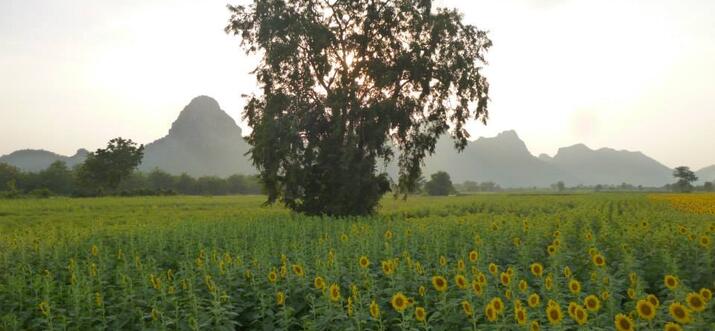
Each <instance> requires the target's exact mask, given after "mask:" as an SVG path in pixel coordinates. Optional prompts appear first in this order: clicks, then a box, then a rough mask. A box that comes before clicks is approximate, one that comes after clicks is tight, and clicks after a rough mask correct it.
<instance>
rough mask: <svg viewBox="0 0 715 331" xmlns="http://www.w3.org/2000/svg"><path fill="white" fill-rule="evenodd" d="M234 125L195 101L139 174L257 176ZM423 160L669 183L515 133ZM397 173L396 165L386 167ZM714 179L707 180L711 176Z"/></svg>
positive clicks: (468, 170)
mask: <svg viewBox="0 0 715 331" xmlns="http://www.w3.org/2000/svg"><path fill="white" fill-rule="evenodd" d="M242 134H243V131H242V130H241V128H240V127H239V126H238V125H237V124H236V121H235V120H234V119H233V118H232V117H231V116H230V115H228V114H227V113H226V112H225V111H223V110H222V109H221V107H220V105H219V103H218V102H217V101H216V100H215V99H213V98H211V97H208V96H203V95H202V96H198V97H196V98H193V99H192V100H191V101H190V102H189V103H188V104H187V105H186V106H185V107H184V108H183V109H182V110H181V111H180V112H179V115H178V116H177V118H176V120H175V121H174V122H173V123H172V126H171V128H170V129H169V131H168V132H167V134H166V135H165V136H164V137H161V138H159V139H157V140H155V141H153V142H150V143H148V144H146V145H145V154H144V159H143V160H142V164H141V165H140V166H139V169H140V170H141V171H151V170H153V169H155V168H159V169H162V170H164V171H166V172H169V173H172V174H176V175H178V174H181V173H187V174H189V175H192V176H222V177H225V176H229V175H232V174H236V173H241V174H255V173H256V170H255V168H254V167H253V166H252V164H251V162H250V159H249V157H248V156H247V155H245V154H246V152H248V150H249V148H250V146H249V145H248V144H247V143H246V142H245V140H244V138H243V136H242ZM435 152H436V153H435V154H434V155H433V156H431V157H429V158H428V159H427V160H426V162H425V166H424V167H423V171H424V174H425V176H427V175H429V174H431V173H434V172H436V171H447V172H448V173H449V174H450V175H451V177H452V179H453V181H455V182H463V181H466V180H472V181H477V182H485V181H492V182H495V183H497V184H499V185H501V186H502V187H548V186H550V185H551V184H553V183H555V182H557V181H563V182H565V183H566V185H570V186H575V185H597V184H605V185H619V184H621V183H624V182H626V183H629V184H633V185H643V186H662V185H665V184H667V183H670V182H672V181H673V180H672V169H670V168H669V167H667V166H665V165H663V164H662V163H660V162H658V161H657V160H655V159H653V158H650V157H649V156H647V155H646V154H644V153H642V152H640V151H628V150H616V149H614V148H610V147H601V148H598V149H592V148H590V147H588V146H587V145H585V144H583V143H578V144H573V145H570V146H566V147H561V148H559V149H558V151H557V152H556V154H554V155H553V156H551V155H548V154H540V155H538V156H534V155H533V154H532V153H531V152H530V151H529V149H528V147H527V145H526V143H525V142H524V141H523V140H522V139H521V138H520V137H519V135H518V134H517V132H516V131H515V130H506V131H502V132H500V133H499V134H497V135H496V136H493V137H479V138H477V139H475V140H473V141H470V142H469V143H468V144H467V146H466V147H465V149H464V151H463V152H461V153H459V152H457V151H456V150H455V149H454V143H453V141H452V140H451V139H450V138H448V137H443V138H440V139H439V140H438V142H437V146H436V150H435ZM87 153H88V152H87V151H86V150H84V149H80V150H78V151H77V153H75V155H73V156H63V155H59V154H55V153H52V152H50V151H45V150H29V149H26V150H19V151H15V152H13V153H10V154H8V155H4V156H0V162H5V163H9V164H11V165H14V166H17V167H18V168H21V169H23V170H26V171H40V170H42V169H44V168H46V167H47V166H49V164H51V163H52V162H54V161H57V160H60V161H64V162H66V163H67V164H68V166H74V165H76V164H79V163H81V162H83V161H84V158H85V157H86V155H87ZM387 169H388V172H389V173H390V174H391V175H393V176H394V175H396V172H397V171H396V167H395V165H394V164H391V165H388V166H387ZM697 174H698V176H699V177H700V178H701V180H713V179H715V165H713V166H710V167H705V168H703V169H700V170H698V171H697ZM710 177H712V178H710Z"/></svg>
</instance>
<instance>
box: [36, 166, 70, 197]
mask: <svg viewBox="0 0 715 331" xmlns="http://www.w3.org/2000/svg"><path fill="white" fill-rule="evenodd" d="M38 177H39V185H38V188H45V189H48V190H50V191H51V192H53V193H57V194H69V193H71V192H72V190H73V189H74V187H73V186H74V180H73V177H72V170H70V169H69V168H67V164H65V163H64V162H62V161H55V162H52V164H50V166H49V167H47V169H45V170H43V171H41V172H40V173H39V174H38Z"/></svg>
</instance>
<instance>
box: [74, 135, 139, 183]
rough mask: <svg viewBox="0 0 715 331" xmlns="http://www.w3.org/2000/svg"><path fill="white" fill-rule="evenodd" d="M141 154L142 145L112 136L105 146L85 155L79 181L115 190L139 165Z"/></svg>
mask: <svg viewBox="0 0 715 331" xmlns="http://www.w3.org/2000/svg"><path fill="white" fill-rule="evenodd" d="M143 156H144V145H139V146H138V147H137V144H136V143H134V142H133V141H132V140H131V139H122V138H121V137H120V138H114V139H112V140H110V141H109V144H108V145H107V148H105V149H101V148H100V149H98V150H97V151H95V152H92V153H89V154H88V155H87V160H85V161H84V164H82V166H81V167H80V169H79V174H78V176H79V179H80V182H81V183H82V184H83V185H84V186H86V187H88V188H91V189H95V190H100V191H102V190H105V189H109V190H115V189H116V188H117V187H118V186H119V183H120V182H121V181H122V179H124V178H126V177H127V176H129V175H130V174H131V173H132V171H134V169H136V168H137V166H139V163H141V160H142V157H143Z"/></svg>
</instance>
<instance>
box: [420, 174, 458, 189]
mask: <svg viewBox="0 0 715 331" xmlns="http://www.w3.org/2000/svg"><path fill="white" fill-rule="evenodd" d="M425 191H426V192H427V194H429V195H450V194H452V193H454V192H456V190H455V189H454V186H453V185H452V179H451V178H449V174H448V173H446V172H444V171H438V172H436V173H434V174H432V176H431V178H430V180H429V181H427V183H425Z"/></svg>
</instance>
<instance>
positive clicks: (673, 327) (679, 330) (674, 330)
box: [664, 322, 683, 331]
mask: <svg viewBox="0 0 715 331" xmlns="http://www.w3.org/2000/svg"><path fill="white" fill-rule="evenodd" d="M664 330H665V331H683V327H682V326H680V324H678V323H673V322H668V323H665V328H664Z"/></svg>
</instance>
